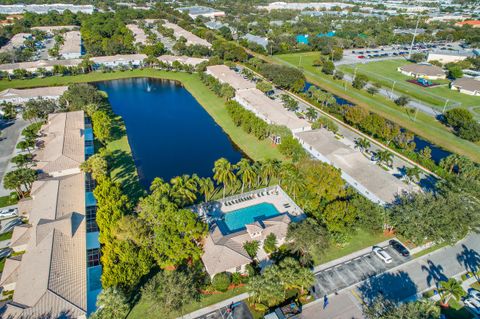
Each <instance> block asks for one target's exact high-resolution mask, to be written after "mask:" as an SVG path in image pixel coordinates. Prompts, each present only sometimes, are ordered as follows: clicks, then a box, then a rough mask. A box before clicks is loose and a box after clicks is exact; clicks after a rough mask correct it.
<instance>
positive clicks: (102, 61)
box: [91, 54, 147, 68]
mask: <svg viewBox="0 0 480 319" xmlns="http://www.w3.org/2000/svg"><path fill="white" fill-rule="evenodd" d="M146 57H147V55H146V54H118V55H111V56H98V57H93V58H91V60H92V61H93V63H94V64H95V65H96V66H97V67H99V66H101V65H103V66H106V67H110V68H116V67H120V66H127V67H139V66H142V65H143V60H145V58H146Z"/></svg>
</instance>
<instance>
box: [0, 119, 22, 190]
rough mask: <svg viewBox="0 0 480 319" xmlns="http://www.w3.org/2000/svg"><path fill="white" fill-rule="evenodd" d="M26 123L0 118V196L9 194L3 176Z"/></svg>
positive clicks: (7, 169) (19, 120) (20, 120)
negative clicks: (4, 185) (0, 132)
mask: <svg viewBox="0 0 480 319" xmlns="http://www.w3.org/2000/svg"><path fill="white" fill-rule="evenodd" d="M27 125H28V122H27V121H24V120H23V119H21V118H17V119H16V120H14V121H5V120H3V119H0V129H1V130H2V135H1V140H0V181H2V182H1V185H0V196H6V195H9V194H10V192H11V191H10V190H6V189H4V188H3V176H4V175H5V174H6V173H7V172H8V171H10V168H9V165H8V163H9V162H10V159H11V158H12V156H15V153H16V152H15V151H16V149H15V146H16V145H17V142H18V139H19V137H20V133H21V132H22V130H23V129H24V128H25V127H26V126H27Z"/></svg>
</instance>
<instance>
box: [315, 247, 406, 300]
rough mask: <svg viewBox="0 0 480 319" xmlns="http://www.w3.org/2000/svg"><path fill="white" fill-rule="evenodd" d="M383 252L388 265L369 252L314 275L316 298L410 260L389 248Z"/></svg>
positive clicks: (385, 248)
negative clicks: (389, 259)
mask: <svg viewBox="0 0 480 319" xmlns="http://www.w3.org/2000/svg"><path fill="white" fill-rule="evenodd" d="M384 250H385V251H386V252H387V253H388V254H389V255H390V256H391V257H392V259H393V260H392V262H391V263H390V264H386V263H384V262H383V261H382V260H381V259H380V258H379V257H377V256H376V255H375V254H374V253H373V252H370V253H368V254H365V255H362V256H360V257H357V258H354V259H351V260H348V261H346V262H343V263H341V264H338V265H335V266H333V267H331V268H327V269H325V270H322V271H320V272H318V273H316V274H315V277H316V279H317V281H316V283H315V286H314V289H315V290H314V293H315V295H316V297H317V298H321V297H323V296H325V295H330V294H332V293H336V292H338V291H339V290H341V289H343V288H347V287H350V286H352V285H355V284H357V283H359V282H361V281H364V280H366V279H368V278H369V277H372V276H375V275H378V274H380V273H383V272H385V271H387V270H389V269H392V268H394V267H396V266H398V265H401V264H403V263H405V262H406V261H408V260H409V258H410V257H403V256H401V255H400V254H399V253H398V252H397V251H396V250H394V249H393V248H392V247H391V246H387V247H384Z"/></svg>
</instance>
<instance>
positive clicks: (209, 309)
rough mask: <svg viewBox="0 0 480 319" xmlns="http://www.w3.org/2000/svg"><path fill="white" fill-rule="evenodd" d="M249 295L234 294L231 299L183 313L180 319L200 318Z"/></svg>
mask: <svg viewBox="0 0 480 319" xmlns="http://www.w3.org/2000/svg"><path fill="white" fill-rule="evenodd" d="M248 297H249V295H248V293H246V292H245V293H243V294H240V295H238V296H234V297H232V298H230V299H226V300H223V301H220V302H218V303H216V304H213V305H210V306H208V307H205V308H202V309H199V310H197V311H194V312H191V313H189V314H186V315H183V316H181V317H178V319H195V318H198V317H200V316H204V315H206V314H209V313H211V312H214V311H216V310H218V309H221V308H223V307H226V306H228V305H230V304H232V303H235V302H239V301H242V300H244V299H247V298H248Z"/></svg>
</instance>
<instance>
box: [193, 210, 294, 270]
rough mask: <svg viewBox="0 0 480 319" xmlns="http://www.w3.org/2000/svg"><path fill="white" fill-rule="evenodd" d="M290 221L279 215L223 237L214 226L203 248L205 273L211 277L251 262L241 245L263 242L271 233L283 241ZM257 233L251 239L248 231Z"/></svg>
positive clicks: (288, 218) (286, 216)
mask: <svg viewBox="0 0 480 319" xmlns="http://www.w3.org/2000/svg"><path fill="white" fill-rule="evenodd" d="M290 222H291V219H290V217H288V215H286V214H284V215H279V216H275V217H272V218H269V219H265V220H262V221H261V222H255V223H252V224H248V225H245V227H246V229H247V230H243V231H239V232H235V233H232V234H228V235H223V234H222V233H221V231H220V229H219V228H218V227H216V226H213V228H212V229H211V230H210V234H209V236H208V237H207V239H206V240H205V244H204V247H203V250H204V254H203V256H202V261H203V263H204V265H205V268H206V270H207V272H208V273H209V274H210V275H211V276H213V275H215V274H217V273H220V272H224V271H227V270H229V269H233V268H236V267H239V266H242V265H245V264H249V263H251V262H252V259H251V258H250V256H249V255H248V253H247V252H246V251H245V249H244V248H243V244H244V243H245V242H247V241H252V240H258V241H260V240H264V239H265V238H266V237H267V236H268V235H269V234H271V233H273V234H275V236H276V237H277V238H278V239H284V238H285V236H286V234H287V230H288V225H289V224H290ZM252 230H253V231H254V232H259V231H261V235H260V236H258V237H253V238H252V237H251V236H250V233H249V231H252Z"/></svg>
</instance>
